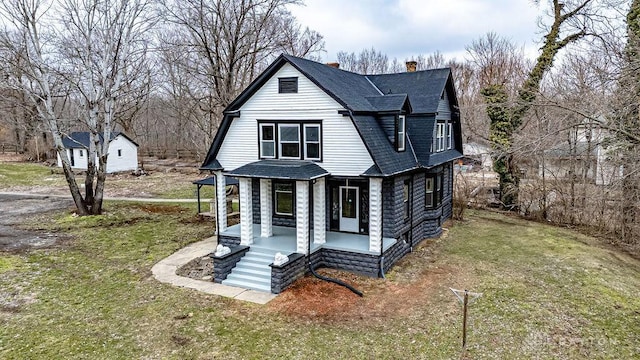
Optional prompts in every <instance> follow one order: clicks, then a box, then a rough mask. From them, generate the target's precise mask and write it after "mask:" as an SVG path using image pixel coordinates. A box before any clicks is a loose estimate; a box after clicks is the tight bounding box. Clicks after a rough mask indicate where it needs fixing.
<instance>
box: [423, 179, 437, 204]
mask: <svg viewBox="0 0 640 360" xmlns="http://www.w3.org/2000/svg"><path fill="white" fill-rule="evenodd" d="M434 180H435V179H434V178H433V177H432V176H429V175H427V177H426V178H425V183H424V188H425V189H424V205H425V206H426V207H428V208H432V207H435V206H436V199H435V197H434V194H435V191H434V188H435V187H434Z"/></svg>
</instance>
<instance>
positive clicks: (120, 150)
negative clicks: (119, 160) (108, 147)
mask: <svg viewBox="0 0 640 360" xmlns="http://www.w3.org/2000/svg"><path fill="white" fill-rule="evenodd" d="M118 157H122V149H118Z"/></svg>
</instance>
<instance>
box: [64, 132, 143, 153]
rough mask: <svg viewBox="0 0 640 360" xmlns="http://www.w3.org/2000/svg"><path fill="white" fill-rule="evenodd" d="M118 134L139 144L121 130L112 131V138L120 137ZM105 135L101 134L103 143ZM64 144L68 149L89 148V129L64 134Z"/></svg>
mask: <svg viewBox="0 0 640 360" xmlns="http://www.w3.org/2000/svg"><path fill="white" fill-rule="evenodd" d="M118 135H122V136H124V137H125V138H127V139H128V140H129V141H131V142H132V143H133V144H134V145H135V146H138V144H136V142H135V141H133V140H131V138H129V137H128V136H126V135H125V134H124V133H121V132H113V133H111V140H113V139H115V138H116V137H118ZM102 140H103V137H102V135H100V143H101V144H102ZM62 144H63V145H64V147H66V148H67V149H77V148H87V149H88V148H89V132H88V131H74V132H72V133H71V134H69V135H68V136H64V137H63V138H62Z"/></svg>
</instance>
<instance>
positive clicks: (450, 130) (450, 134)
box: [447, 121, 453, 149]
mask: <svg viewBox="0 0 640 360" xmlns="http://www.w3.org/2000/svg"><path fill="white" fill-rule="evenodd" d="M452 147H453V124H451V122H450V121H449V122H447V149H451V148H452Z"/></svg>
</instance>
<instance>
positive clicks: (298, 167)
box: [226, 160, 329, 180]
mask: <svg viewBox="0 0 640 360" xmlns="http://www.w3.org/2000/svg"><path fill="white" fill-rule="evenodd" d="M226 175H228V176H233V177H245V178H261V179H284V180H313V179H317V178H320V177H323V176H327V175H329V172H328V171H327V170H325V169H323V168H322V167H320V166H319V165H318V164H316V163H313V162H311V161H301V160H260V161H256V162H252V163H249V164H246V165H243V166H240V167H239V168H237V169H235V170H231V171H229V172H227V173H226Z"/></svg>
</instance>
